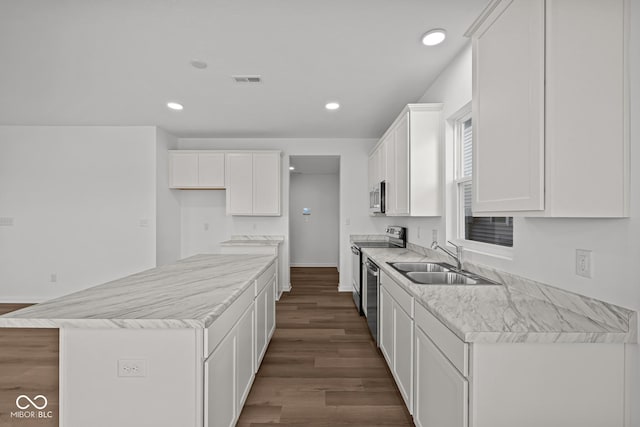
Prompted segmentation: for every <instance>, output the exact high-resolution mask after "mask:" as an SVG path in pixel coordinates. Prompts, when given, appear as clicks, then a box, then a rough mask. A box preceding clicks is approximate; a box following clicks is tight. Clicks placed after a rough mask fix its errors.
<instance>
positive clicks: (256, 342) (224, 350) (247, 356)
mask: <svg viewBox="0 0 640 427" xmlns="http://www.w3.org/2000/svg"><path fill="white" fill-rule="evenodd" d="M276 270H277V269H276V263H275V262H274V263H273V264H272V265H271V266H269V267H268V268H267V270H266V271H265V272H264V273H262V274H261V275H260V276H258V278H257V279H256V280H255V282H254V284H253V285H252V286H251V287H249V288H248V289H246V290H245V291H244V292H242V294H241V295H240V296H239V297H238V298H237V299H236V300H235V301H234V302H233V303H232V304H231V306H229V307H228V308H227V309H226V310H225V312H224V313H223V314H222V315H221V316H220V317H219V318H217V319H216V321H215V322H214V323H213V324H212V326H211V327H210V328H207V329H205V330H204V331H205V334H204V337H205V340H204V354H205V362H204V377H205V380H204V402H205V407H204V421H205V423H204V424H205V426H207V427H212V426H215V427H228V426H232V425H235V423H236V421H237V419H238V417H239V416H240V412H241V411H242V407H243V405H244V403H245V401H246V399H247V396H248V395H249V392H250V390H251V385H252V384H253V381H254V379H255V374H256V372H257V371H258V368H259V366H260V362H261V360H262V357H264V351H265V349H266V348H267V346H268V344H269V340H270V339H271V336H272V335H273V329H274V327H275V286H276ZM258 290H260V292H258ZM256 294H257V295H256ZM258 346H259V347H260V349H259V350H258Z"/></svg>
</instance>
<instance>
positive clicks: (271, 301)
mask: <svg viewBox="0 0 640 427" xmlns="http://www.w3.org/2000/svg"><path fill="white" fill-rule="evenodd" d="M275 283H276V277H275V275H274V276H273V277H272V278H271V280H270V281H269V282H268V283H267V285H266V286H265V287H264V288H263V289H262V290H261V291H260V293H259V294H258V296H257V297H256V351H255V354H256V367H255V368H256V371H257V370H258V367H259V366H260V362H261V361H262V359H263V357H264V354H265V353H266V351H267V345H268V344H269V340H270V338H271V336H272V335H273V332H274V330H275Z"/></svg>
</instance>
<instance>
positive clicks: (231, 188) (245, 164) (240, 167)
mask: <svg viewBox="0 0 640 427" xmlns="http://www.w3.org/2000/svg"><path fill="white" fill-rule="evenodd" d="M252 213H253V154H251V153H228V154H227V214H228V215H251V214H252Z"/></svg>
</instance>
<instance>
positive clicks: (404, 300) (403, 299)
mask: <svg viewBox="0 0 640 427" xmlns="http://www.w3.org/2000/svg"><path fill="white" fill-rule="evenodd" d="M380 285H382V286H384V287H385V288H386V289H387V291H388V292H389V294H390V295H391V296H392V297H393V299H394V300H396V303H398V305H399V306H400V307H401V308H402V309H403V310H404V311H405V312H406V313H407V314H408V315H409V316H411V318H413V297H412V296H411V295H409V294H408V293H407V291H405V290H404V289H402V288H401V287H400V285H398V284H397V283H396V282H395V281H394V280H393V279H392V278H391V276H389V275H388V274H387V273H385V272H384V271H382V270H381V271H380Z"/></svg>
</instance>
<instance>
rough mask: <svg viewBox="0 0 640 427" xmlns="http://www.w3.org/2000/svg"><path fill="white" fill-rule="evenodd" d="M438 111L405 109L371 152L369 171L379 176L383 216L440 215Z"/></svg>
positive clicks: (427, 106)
mask: <svg viewBox="0 0 640 427" xmlns="http://www.w3.org/2000/svg"><path fill="white" fill-rule="evenodd" d="M441 110H442V104H409V105H407V107H406V108H405V109H404V110H402V113H401V114H400V115H399V116H398V118H397V119H396V120H395V121H394V122H393V124H392V125H391V127H389V129H388V130H387V131H386V132H385V134H384V135H383V137H382V138H381V139H380V142H379V143H378V145H377V146H376V148H374V151H373V152H372V154H371V156H372V157H373V158H374V160H373V161H371V160H370V162H369V167H371V165H372V164H373V165H374V166H376V165H378V166H376V167H377V168H378V169H377V170H379V171H382V172H383V173H382V174H381V175H380V180H381V181H385V183H386V214H387V215H392V216H440V215H441V214H442V184H441V183H442V180H441V174H442V168H441V162H442V160H443V159H442V158H441V150H440V145H441V137H440V135H441V133H440V128H441V126H442V118H441ZM376 156H381V157H382V159H380V160H378V161H377V162H376V161H375V157H376ZM369 174H370V176H375V172H374V173H372V172H371V171H370V172H369Z"/></svg>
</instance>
